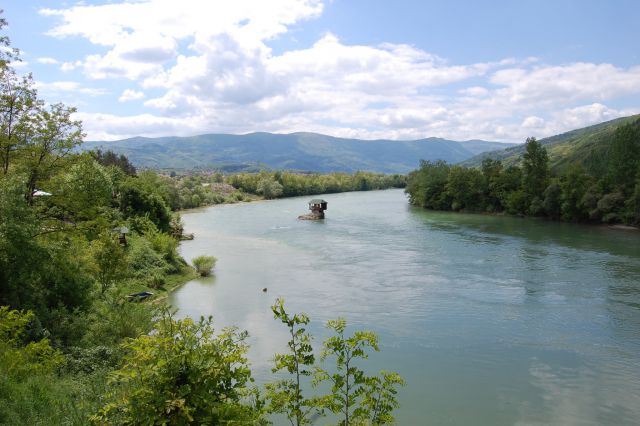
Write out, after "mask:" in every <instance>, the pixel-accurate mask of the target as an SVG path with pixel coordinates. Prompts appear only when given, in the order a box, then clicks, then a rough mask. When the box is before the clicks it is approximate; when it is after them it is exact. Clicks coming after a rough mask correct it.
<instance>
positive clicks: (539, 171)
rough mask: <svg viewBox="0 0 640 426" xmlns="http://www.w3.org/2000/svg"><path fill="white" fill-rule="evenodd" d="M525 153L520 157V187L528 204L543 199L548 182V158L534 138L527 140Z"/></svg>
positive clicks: (543, 148)
mask: <svg viewBox="0 0 640 426" xmlns="http://www.w3.org/2000/svg"><path fill="white" fill-rule="evenodd" d="M525 148H526V152H525V153H524V155H523V156H522V172H523V173H522V185H523V190H524V192H525V194H526V195H527V199H528V202H529V203H531V202H532V201H533V199H534V198H535V197H538V198H539V199H542V198H543V193H544V190H545V189H546V187H547V185H548V180H549V157H548V155H547V150H546V148H545V147H543V146H542V144H540V142H538V141H537V140H536V138H527V141H526V143H525Z"/></svg>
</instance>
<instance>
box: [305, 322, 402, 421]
mask: <svg viewBox="0 0 640 426" xmlns="http://www.w3.org/2000/svg"><path fill="white" fill-rule="evenodd" d="M346 327H347V323H346V321H345V320H344V319H337V320H331V321H329V322H328V323H327V328H329V329H330V330H333V331H334V332H335V335H333V336H331V337H329V338H328V339H327V340H325V342H324V350H323V352H322V354H321V359H322V360H323V361H324V360H325V359H327V358H328V357H334V358H335V368H334V369H333V370H332V372H330V371H328V370H325V369H322V368H318V369H317V370H316V376H315V379H314V380H315V382H316V383H321V382H325V381H328V382H329V384H330V386H331V394H329V395H327V396H326V397H325V398H324V404H325V406H326V407H327V408H328V409H329V410H330V411H332V412H333V413H335V414H338V415H339V416H340V417H341V420H340V423H339V424H340V425H341V426H349V425H352V424H353V425H360V424H375V425H382V424H388V423H392V422H393V421H394V419H393V416H392V415H391V413H392V411H393V409H394V408H396V407H397V406H398V403H397V401H396V399H395V394H396V389H395V388H396V386H398V385H402V384H404V381H403V380H402V378H401V377H400V376H399V375H398V374H397V373H388V372H383V373H382V377H375V376H374V377H368V376H366V375H365V373H364V371H363V370H362V369H360V368H359V367H358V366H356V365H355V364H356V361H357V360H358V359H367V358H368V356H369V355H368V353H367V352H368V350H374V351H378V350H379V348H378V336H377V335H376V334H375V333H373V332H371V331H356V332H355V333H354V334H353V335H352V336H349V337H347V336H345V330H346Z"/></svg>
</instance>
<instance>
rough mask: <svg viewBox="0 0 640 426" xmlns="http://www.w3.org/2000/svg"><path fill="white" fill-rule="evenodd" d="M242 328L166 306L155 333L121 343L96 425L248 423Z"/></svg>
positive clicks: (251, 415) (252, 417)
mask: <svg viewBox="0 0 640 426" xmlns="http://www.w3.org/2000/svg"><path fill="white" fill-rule="evenodd" d="M246 337H247V333H246V332H238V331H237V330H236V329H235V328H228V329H224V330H222V332H220V333H219V334H216V333H215V330H214V328H213V322H212V319H211V317H209V318H206V319H205V318H201V319H200V320H199V321H197V322H196V321H193V320H192V319H190V318H185V319H182V320H179V319H176V318H175V317H174V316H173V314H172V313H171V312H170V311H164V314H163V316H162V318H161V319H160V321H158V323H156V328H155V332H154V333H153V334H151V335H143V336H140V337H137V338H136V339H133V340H131V341H130V342H127V343H125V345H124V347H125V349H126V351H127V354H126V355H125V357H124V360H123V365H122V367H121V368H120V369H118V370H116V371H115V372H114V373H113V374H112V375H111V379H110V383H111V386H112V389H111V391H110V392H109V394H108V396H107V403H106V404H105V405H104V407H103V408H102V409H101V410H100V411H99V413H97V414H96V415H95V416H94V417H93V418H92V420H93V421H94V422H95V423H97V424H122V425H127V424H172V425H184V424H191V423H195V424H229V423H235V424H252V422H254V421H256V420H258V419H259V417H260V416H259V413H258V412H257V411H256V407H255V406H253V405H251V404H250V403H249V399H248V398H249V397H250V395H251V390H250V388H249V385H250V383H251V381H252V379H251V370H250V369H249V365H248V362H247V358H246V352H247V345H246V343H245V340H246Z"/></svg>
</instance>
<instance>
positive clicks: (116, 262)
mask: <svg viewBox="0 0 640 426" xmlns="http://www.w3.org/2000/svg"><path fill="white" fill-rule="evenodd" d="M91 249H92V250H91V254H92V257H93V261H94V263H95V275H96V280H97V281H98V283H99V284H100V293H101V294H102V295H104V293H105V292H106V291H107V290H108V289H109V288H111V287H113V286H114V284H116V283H117V282H118V281H120V280H122V279H123V278H125V277H127V276H128V271H129V264H128V263H127V257H126V254H125V252H124V250H123V249H122V246H120V242H119V241H118V237H117V236H116V235H114V234H113V233H110V232H108V231H107V232H103V233H102V234H101V235H100V238H98V239H97V240H95V241H93V242H92V244H91Z"/></svg>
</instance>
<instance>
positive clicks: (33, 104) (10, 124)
mask: <svg viewBox="0 0 640 426" xmlns="http://www.w3.org/2000/svg"><path fill="white" fill-rule="evenodd" d="M0 65H2V66H0V163H1V168H2V172H3V174H5V175H6V174H7V173H8V172H9V167H10V166H11V164H12V162H13V160H14V157H15V156H17V155H18V151H19V150H20V149H22V148H24V147H25V146H26V145H27V143H28V141H29V140H30V139H31V138H32V137H33V130H34V129H33V127H32V122H33V119H34V115H35V113H36V111H37V109H38V108H42V102H41V101H39V100H38V99H37V94H36V89H35V87H34V86H35V85H34V82H33V79H32V77H31V75H27V76H25V77H22V78H20V77H18V76H17V74H16V72H15V71H14V70H13V69H12V68H11V67H9V66H8V65H6V64H3V60H1V59H0Z"/></svg>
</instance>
